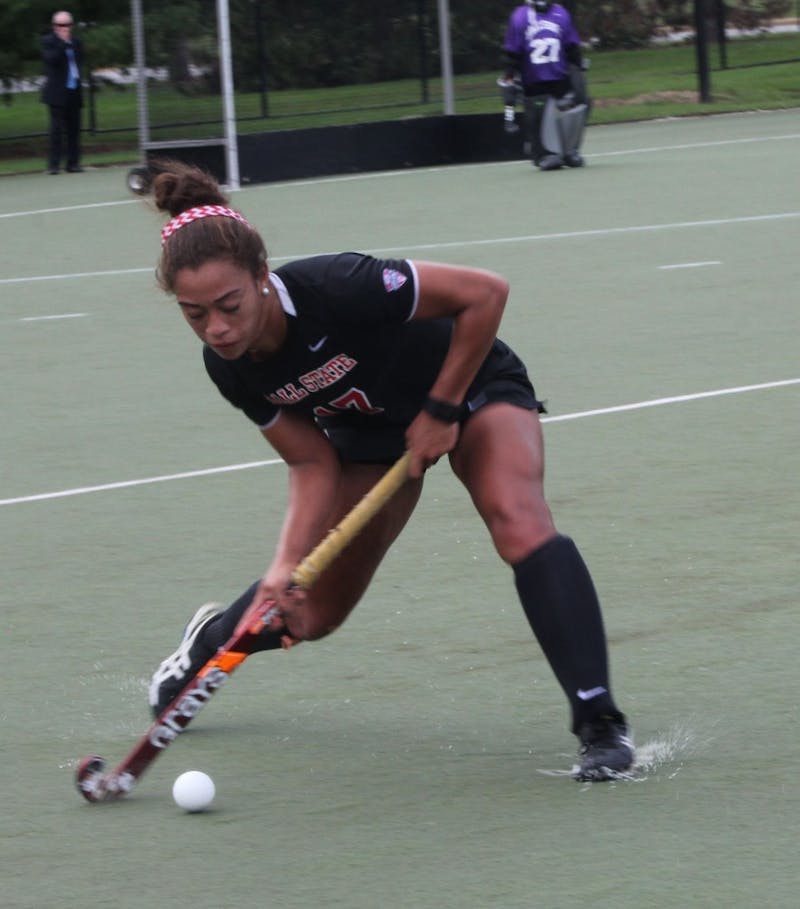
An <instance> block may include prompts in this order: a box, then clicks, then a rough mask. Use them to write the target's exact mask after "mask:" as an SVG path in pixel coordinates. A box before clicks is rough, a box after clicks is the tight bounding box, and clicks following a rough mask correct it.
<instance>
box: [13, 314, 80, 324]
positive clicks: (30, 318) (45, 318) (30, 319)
mask: <svg viewBox="0 0 800 909" xmlns="http://www.w3.org/2000/svg"><path fill="white" fill-rule="evenodd" d="M88 315H89V314H88V313H86V312H64V313H61V315H57V316H24V317H23V318H21V319H20V322H53V321H54V320H56V319H82V318H83V317H84V316H88Z"/></svg>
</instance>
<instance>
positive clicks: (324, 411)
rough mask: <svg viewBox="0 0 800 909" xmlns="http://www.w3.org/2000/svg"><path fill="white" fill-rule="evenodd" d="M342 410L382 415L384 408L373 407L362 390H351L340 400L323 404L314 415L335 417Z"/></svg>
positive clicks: (315, 410)
mask: <svg viewBox="0 0 800 909" xmlns="http://www.w3.org/2000/svg"><path fill="white" fill-rule="evenodd" d="M340 410H357V411H358V412H359V413H381V411H382V410H383V408H382V407H373V406H372V404H370V403H369V398H368V397H367V396H366V394H365V393H364V392H363V391H362V390H361V389H360V388H351V389H350V391H346V392H345V393H344V394H343V395H339V397H338V398H334V399H333V400H332V401H329V402H328V403H327V404H321V405H320V406H319V407H315V408H314V414H315V416H318V417H333V416H336V413H337V412H338V411H340Z"/></svg>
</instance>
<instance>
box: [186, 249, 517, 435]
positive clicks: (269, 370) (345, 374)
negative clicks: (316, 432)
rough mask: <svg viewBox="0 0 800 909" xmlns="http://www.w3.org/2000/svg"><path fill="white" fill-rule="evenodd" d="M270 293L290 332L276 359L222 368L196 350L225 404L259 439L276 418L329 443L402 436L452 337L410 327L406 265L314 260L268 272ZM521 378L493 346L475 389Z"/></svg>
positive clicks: (348, 257) (421, 324)
mask: <svg viewBox="0 0 800 909" xmlns="http://www.w3.org/2000/svg"><path fill="white" fill-rule="evenodd" d="M272 285H273V288H274V289H275V290H276V291H277V293H278V296H279V298H280V301H281V305H282V307H283V310H284V312H285V314H286V318H287V325H288V330H287V334H286V340H285V342H284V344H283V346H282V347H281V348H280V350H278V351H277V352H276V353H274V354H271V355H270V356H268V357H265V358H264V359H256V358H253V357H252V356H251V355H250V354H245V355H243V356H242V357H240V358H239V359H237V360H233V361H230V360H225V359H223V358H222V357H220V356H219V355H218V354H216V353H215V352H214V351H213V350H212V349H211V348H210V347H208V346H206V347H205V348H204V351H203V356H204V359H205V364H206V369H207V370H208V374H209V375H210V376H211V378H212V379H213V381H214V382H215V383H216V385H217V387H218V388H219V390H220V391H221V392H222V394H223V395H224V396H225V397H226V398H227V399H228V400H229V401H230V402H231V404H233V405H234V406H235V407H238V408H240V409H241V410H242V411H244V413H245V414H247V416H248V417H250V419H251V420H253V422H255V423H256V424H257V425H258V426H259V427H260V428H262V429H264V428H267V427H268V426H270V425H271V423H272V422H273V421H274V420H275V418H276V417H277V415H278V413H279V412H280V411H281V410H282V409H283V408H291V409H292V410H293V411H295V412H300V413H305V414H308V415H310V416H312V417H313V418H314V419H315V420H316V421H317V423H318V424H319V425H320V426H321V427H322V428H323V429H325V430H326V431H328V433H329V435H331V433H332V431H333V430H335V429H336V428H337V427H341V428H342V429H344V428H345V427H347V428H349V430H353V429H356V430H357V429H358V428H359V427H362V428H364V429H367V428H379V427H381V426H385V427H389V426H391V427H402V428H404V427H406V426H408V425H409V424H410V423H411V421H412V420H413V419H414V418H415V417H416V415H417V414H418V413H419V411H420V409H421V406H422V402H423V401H424V399H425V396H426V395H427V394H428V392H429V391H430V388H431V386H432V385H433V383H434V381H435V380H436V377H437V375H438V374H439V370H440V369H441V365H442V361H443V360H444V358H445V356H446V354H447V350H448V347H449V345H450V336H451V333H452V327H453V320H452V319H449V318H448V319H430V320H429V319H425V320H416V321H412V320H411V317H412V316H413V314H414V311H415V309H416V305H417V297H418V281H417V274H416V270H415V268H414V266H413V264H412V263H411V262H410V261H408V260H406V259H376V258H373V257H371V256H366V255H362V254H359V253H340V254H338V255H328V256H314V257H311V258H308V259H300V260H297V261H296V262H291V263H289V264H288V265H283V266H281V267H280V268H277V269H275V271H273V272H272ZM519 369H522V371H523V373H524V367H522V364H521V363H520V361H519V359H518V358H517V357H516V356H515V355H514V353H513V352H512V351H511V350H510V349H509V348H508V347H506V345H505V344H503V343H502V342H501V341H495V343H494V345H493V347H492V350H491V351H490V353H489V355H488V357H487V359H486V361H485V362H484V364H483V366H482V367H481V370H480V372H479V374H478V376H477V377H476V380H475V382H474V383H473V388H478V389H479V388H480V387H481V382H482V381H485V380H486V378H487V377H491V376H495V375H497V374H498V372H500V373H502V372H503V371H504V370H509V371H512V372H513V371H519ZM333 436H335V432H334V433H333ZM334 441H335V440H334Z"/></svg>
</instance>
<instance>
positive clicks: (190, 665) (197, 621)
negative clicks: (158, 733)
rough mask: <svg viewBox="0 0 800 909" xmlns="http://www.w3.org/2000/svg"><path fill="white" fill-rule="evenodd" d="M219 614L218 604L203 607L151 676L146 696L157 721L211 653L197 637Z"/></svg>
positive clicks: (200, 636)
mask: <svg viewBox="0 0 800 909" xmlns="http://www.w3.org/2000/svg"><path fill="white" fill-rule="evenodd" d="M220 611H221V610H220V606H219V603H206V604H205V605H204V606H201V607H200V608H199V609H198V610H197V612H196V613H195V614H194V615H193V616H192V617H191V619H189V624H188V625H187V626H186V628H184V629H183V637H182V638H181V642H180V644H179V645H178V649H177V650H176V651H175V652H174V653H171V654H170V655H169V656H168V657H167V658H166V660H164V661H163V662H162V663H161V665H160V666H159V667H158V669H156V671H155V672H154V673H153V678H152V679H151V680H150V695H149V699H150V709H151V710H152V711H153V716H156V717H157V716H158V715H159V714H160V713H161V711H162V710H163V709H164V708H165V707H166V706H167V705H168V704H169V703H170V702H171V701H172V700H174V698H175V697H176V695H178V694H179V693H180V692H181V690H182V689H183V688H185V687H186V686H187V685H188V684H189V682H190V681H191V680H192V679H193V678H194V676H195V675H197V673H198V672H199V671H200V669H202V667H203V664H204V663H205V662H206V661H207V660H208V658H209V657H210V656H211V655H212V653H213V651H212V650H211V649H210V648H209V647H207V646H206V645H205V644H203V641H202V634H201V633H202V631H203V629H204V628H205V627H206V626H207V625H208V623H209V622H210V621H211V620H212V619H213V618H215V617H216V616H218V615H219V614H220Z"/></svg>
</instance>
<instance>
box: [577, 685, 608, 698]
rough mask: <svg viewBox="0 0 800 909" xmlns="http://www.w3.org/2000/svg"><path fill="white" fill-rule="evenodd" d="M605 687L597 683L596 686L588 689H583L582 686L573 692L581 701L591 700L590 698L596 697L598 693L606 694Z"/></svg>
mask: <svg viewBox="0 0 800 909" xmlns="http://www.w3.org/2000/svg"><path fill="white" fill-rule="evenodd" d="M606 693H607V692H606V689H605V688H603V686H602V685H598V686H597V688H590V689H589V690H588V691H584V690H583V688H579V689H578V690H577V691H576V692H575V694H577V695H578V697H579V698H580V699H581V700H582V701H591V699H592V698H596V697H597V696H598V695H601V694H606Z"/></svg>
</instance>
